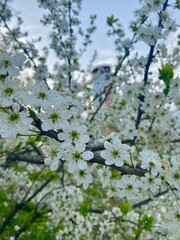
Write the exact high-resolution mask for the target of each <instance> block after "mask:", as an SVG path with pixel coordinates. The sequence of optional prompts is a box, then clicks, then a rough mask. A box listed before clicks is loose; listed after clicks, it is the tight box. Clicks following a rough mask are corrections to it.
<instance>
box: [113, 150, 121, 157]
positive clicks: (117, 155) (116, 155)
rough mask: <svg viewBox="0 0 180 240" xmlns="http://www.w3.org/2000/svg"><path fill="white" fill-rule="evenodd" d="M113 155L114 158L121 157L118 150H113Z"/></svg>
mask: <svg viewBox="0 0 180 240" xmlns="http://www.w3.org/2000/svg"><path fill="white" fill-rule="evenodd" d="M111 154H112V156H113V157H114V158H117V157H120V154H119V151H117V150H113V151H112V152H111Z"/></svg>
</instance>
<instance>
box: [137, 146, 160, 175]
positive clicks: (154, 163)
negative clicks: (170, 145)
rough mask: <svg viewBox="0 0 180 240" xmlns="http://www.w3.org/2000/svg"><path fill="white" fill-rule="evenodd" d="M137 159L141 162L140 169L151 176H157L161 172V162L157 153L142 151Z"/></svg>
mask: <svg viewBox="0 0 180 240" xmlns="http://www.w3.org/2000/svg"><path fill="white" fill-rule="evenodd" d="M139 159H140V160H141V161H142V164H141V168H143V169H146V170H148V171H150V172H151V174H152V175H155V176H156V175H157V174H158V173H159V172H161V166H162V164H161V161H160V158H159V156H158V154H157V153H155V152H153V151H152V150H148V149H143V150H142V152H140V157H139Z"/></svg>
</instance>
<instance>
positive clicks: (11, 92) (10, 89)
mask: <svg viewBox="0 0 180 240" xmlns="http://www.w3.org/2000/svg"><path fill="white" fill-rule="evenodd" d="M4 92H5V95H7V96H11V95H12V94H13V93H14V89H13V88H11V87H7V88H5V89H4Z"/></svg>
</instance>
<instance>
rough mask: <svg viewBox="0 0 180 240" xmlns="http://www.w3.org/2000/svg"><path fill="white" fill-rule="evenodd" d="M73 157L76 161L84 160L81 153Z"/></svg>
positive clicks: (76, 153)
mask: <svg viewBox="0 0 180 240" xmlns="http://www.w3.org/2000/svg"><path fill="white" fill-rule="evenodd" d="M73 157H74V158H75V160H80V159H82V157H81V154H80V153H79V152H75V153H74V154H73Z"/></svg>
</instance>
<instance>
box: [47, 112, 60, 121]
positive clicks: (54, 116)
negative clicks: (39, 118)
mask: <svg viewBox="0 0 180 240" xmlns="http://www.w3.org/2000/svg"><path fill="white" fill-rule="evenodd" d="M49 118H50V119H51V121H52V122H53V123H55V122H57V120H58V118H59V114H58V113H52V114H51V115H50V117H49Z"/></svg>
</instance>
